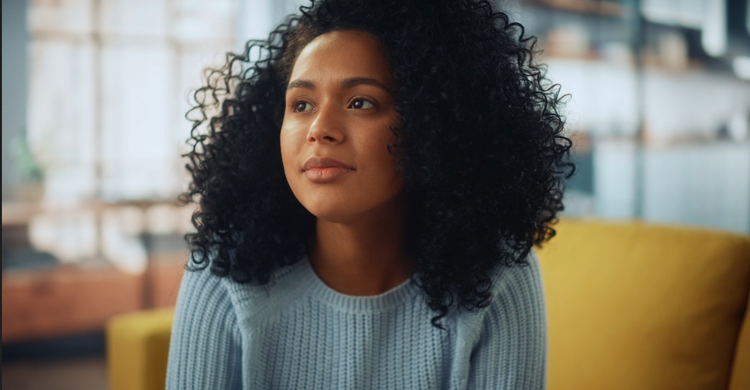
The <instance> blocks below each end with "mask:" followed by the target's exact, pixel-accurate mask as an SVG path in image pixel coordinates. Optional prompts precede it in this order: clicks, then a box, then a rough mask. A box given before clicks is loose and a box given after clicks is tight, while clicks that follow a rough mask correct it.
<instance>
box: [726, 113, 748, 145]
mask: <svg viewBox="0 0 750 390" xmlns="http://www.w3.org/2000/svg"><path fill="white" fill-rule="evenodd" d="M727 130H728V133H729V138H730V139H732V140H733V141H744V140H747V139H748V136H750V109H748V110H747V111H746V112H742V111H737V112H736V113H735V114H734V115H732V117H731V118H730V119H729V124H727Z"/></svg>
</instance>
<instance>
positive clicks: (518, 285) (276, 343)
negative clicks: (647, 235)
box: [167, 253, 547, 390]
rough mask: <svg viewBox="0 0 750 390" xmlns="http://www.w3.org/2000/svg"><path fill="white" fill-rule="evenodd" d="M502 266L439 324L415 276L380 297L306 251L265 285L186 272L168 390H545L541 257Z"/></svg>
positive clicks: (545, 347) (172, 346) (178, 304)
mask: <svg viewBox="0 0 750 390" xmlns="http://www.w3.org/2000/svg"><path fill="white" fill-rule="evenodd" d="M528 260H529V265H528V266H514V267H510V268H508V267H503V268H502V269H501V271H502V272H498V273H497V275H496V276H495V277H494V278H493V279H494V280H493V298H492V303H491V304H490V306H489V307H487V308H484V309H481V310H479V311H478V312H474V313H468V312H459V311H458V310H455V309H454V308H452V310H451V311H450V313H451V314H449V316H448V317H447V318H446V319H444V320H443V323H444V324H445V325H446V328H447V331H441V330H439V329H436V328H434V327H433V326H432V325H431V324H430V319H431V318H432V317H433V316H434V315H435V313H434V312H433V311H431V310H430V309H429V308H428V307H427V306H426V305H425V303H424V297H423V295H422V293H421V291H420V290H419V288H418V287H417V286H416V285H415V284H414V282H413V281H411V280H407V281H406V282H404V283H403V284H401V285H400V286H398V287H396V288H394V289H392V290H390V291H388V292H386V293H384V294H381V295H377V296H370V297H354V296H347V295H343V294H340V293H338V292H336V291H334V290H332V289H330V288H329V287H327V286H326V285H325V284H323V282H322V281H321V280H320V279H319V278H318V277H317V275H316V274H315V272H314V271H313V270H312V268H311V267H310V264H309V262H308V261H307V260H306V259H303V260H302V261H300V262H298V263H297V264H295V265H293V266H291V267H286V268H284V269H282V270H280V271H278V272H277V273H276V274H275V275H274V277H273V278H272V280H271V283H269V284H268V285H265V286H253V285H242V284H238V283H235V282H233V281H231V280H230V279H229V278H219V277H216V276H213V275H212V274H211V273H210V271H208V270H204V271H197V272H190V271H188V272H186V273H185V276H184V279H183V281H182V286H181V288H180V295H179V298H178V301H177V309H176V315H175V321H174V328H173V330H172V340H171V344H170V349H169V368H168V375H167V388H168V389H174V390H178V389H179V390H185V389H211V390H217V389H285V390H287V389H304V390H313V389H513V390H517V389H542V388H544V386H545V380H546V357H547V335H546V330H547V327H546V318H545V309H544V298H543V294H542V281H541V275H540V272H539V264H538V260H537V259H536V256H535V255H533V253H532V255H531V256H530V257H529V259H528Z"/></svg>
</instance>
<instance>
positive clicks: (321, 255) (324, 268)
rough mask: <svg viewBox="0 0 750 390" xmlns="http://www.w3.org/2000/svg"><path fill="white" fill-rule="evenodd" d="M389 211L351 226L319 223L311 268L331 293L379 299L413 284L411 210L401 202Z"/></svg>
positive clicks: (380, 212)
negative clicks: (409, 281)
mask: <svg viewBox="0 0 750 390" xmlns="http://www.w3.org/2000/svg"><path fill="white" fill-rule="evenodd" d="M384 206H386V208H387V209H388V210H381V209H380V208H379V209H378V210H372V211H371V212H369V213H367V215H365V216H362V217H360V218H357V220H355V221H351V222H347V223H334V222H328V221H324V220H322V219H320V218H318V219H317V222H316V229H315V230H316V235H315V239H314V241H313V245H312V247H311V248H310V253H309V257H310V264H311V265H312V267H313V269H314V270H315V273H316V274H317V275H318V277H319V278H320V279H321V280H322V281H323V282H324V283H325V284H326V285H328V287H330V288H332V289H334V290H336V291H338V292H340V293H343V294H347V295H360V296H363V295H377V294H381V293H384V292H386V291H388V290H390V289H392V288H394V287H396V286H398V285H399V284H401V283H402V282H404V281H405V280H406V279H408V278H409V277H410V276H411V274H412V272H413V266H412V264H411V262H410V261H409V259H408V256H407V254H406V248H405V242H406V206H405V202H404V200H403V198H402V197H398V198H397V199H395V200H394V201H393V204H390V205H384Z"/></svg>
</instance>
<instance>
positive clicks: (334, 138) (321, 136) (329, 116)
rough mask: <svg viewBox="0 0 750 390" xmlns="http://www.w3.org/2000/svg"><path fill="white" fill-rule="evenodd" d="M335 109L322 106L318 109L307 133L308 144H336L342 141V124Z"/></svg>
mask: <svg viewBox="0 0 750 390" xmlns="http://www.w3.org/2000/svg"><path fill="white" fill-rule="evenodd" d="M342 119H343V118H341V114H340V113H339V112H338V110H337V108H336V107H332V106H331V105H329V104H324V105H321V106H320V107H318V110H317V116H316V117H315V119H314V120H313V121H312V123H311V124H310V129H309V130H308V132H307V142H309V143H315V142H319V143H329V144H338V143H341V142H343V141H344V138H345V137H344V131H343V127H344V123H343V122H342Z"/></svg>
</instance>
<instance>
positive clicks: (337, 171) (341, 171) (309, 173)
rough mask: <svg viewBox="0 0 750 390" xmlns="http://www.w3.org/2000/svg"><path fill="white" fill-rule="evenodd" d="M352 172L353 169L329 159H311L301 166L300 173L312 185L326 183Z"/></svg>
mask: <svg viewBox="0 0 750 390" xmlns="http://www.w3.org/2000/svg"><path fill="white" fill-rule="evenodd" d="M352 171H354V168H353V167H351V166H349V165H346V164H344V163H343V162H341V161H339V160H336V159H333V158H330V157H312V158H310V159H308V160H307V161H306V162H305V164H304V165H303V166H302V172H303V173H304V174H305V177H307V179H308V180H310V181H311V182H313V183H328V182H331V181H334V180H335V179H336V178H338V177H340V176H342V175H345V174H347V173H349V172H352Z"/></svg>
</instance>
